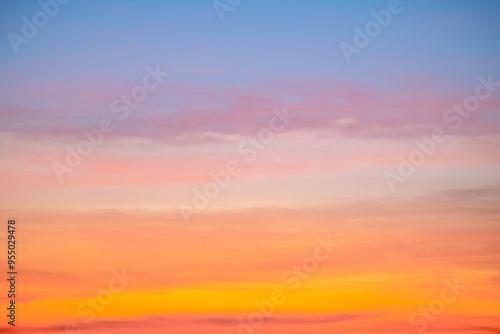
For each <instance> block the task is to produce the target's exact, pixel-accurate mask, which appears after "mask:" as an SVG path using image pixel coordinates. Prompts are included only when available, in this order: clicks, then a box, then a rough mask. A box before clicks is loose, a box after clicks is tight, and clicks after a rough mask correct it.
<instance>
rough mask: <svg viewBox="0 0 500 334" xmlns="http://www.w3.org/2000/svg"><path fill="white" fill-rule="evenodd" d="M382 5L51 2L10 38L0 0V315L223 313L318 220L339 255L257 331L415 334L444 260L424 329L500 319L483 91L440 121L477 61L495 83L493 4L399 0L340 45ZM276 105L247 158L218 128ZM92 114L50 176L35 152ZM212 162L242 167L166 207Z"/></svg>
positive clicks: (28, 320) (213, 318) (151, 329)
mask: <svg viewBox="0 0 500 334" xmlns="http://www.w3.org/2000/svg"><path fill="white" fill-rule="evenodd" d="M387 6H388V1H361V0H357V1H344V2H340V1H326V0H325V1H316V2H307V1H286V2H285V1H262V0H244V1H243V2H242V3H241V4H240V5H239V6H237V7H235V8H234V10H233V11H230V12H229V11H228V12H226V13H225V14H224V21H221V20H219V17H218V15H217V12H216V10H215V9H214V7H213V5H212V3H211V1H159V0H158V1H110V0H103V1H78V0H72V1H69V2H68V4H65V5H60V8H59V12H58V13H57V14H56V15H55V16H54V17H53V18H50V20H49V22H48V24H47V25H45V26H44V27H41V28H40V30H39V32H38V34H37V35H36V36H34V37H33V38H32V39H30V40H29V42H28V43H27V44H23V45H20V47H19V52H18V53H15V52H14V50H13V48H12V46H11V44H10V42H9V39H8V38H7V35H8V34H9V33H10V32H14V33H16V34H21V28H22V25H23V21H22V18H23V17H27V18H28V19H29V20H31V18H32V16H33V14H34V13H36V12H37V11H40V7H39V5H38V3H37V2H36V1H22V2H21V1H3V2H1V3H0V36H3V37H2V38H1V39H0V64H1V65H0V117H1V122H0V138H1V141H0V157H1V158H2V164H1V165H0V172H1V178H0V182H1V184H0V185H1V187H2V189H3V191H2V192H1V193H0V200H1V204H0V211H1V212H2V217H4V218H3V219H4V221H7V219H9V218H12V217H13V218H16V220H17V221H18V226H19V227H18V237H19V239H20V240H19V251H20V255H19V273H20V274H19V291H20V294H19V296H20V297H19V299H18V302H19V304H20V305H19V310H18V312H19V313H18V314H19V318H18V326H17V330H18V331H20V332H26V333H47V332H49V333H52V332H54V333H62V332H64V326H65V324H67V323H68V321H74V322H76V323H78V324H80V325H79V326H81V328H85V329H86V330H87V331H88V333H92V334H99V333H115V332H116V333H129V332H130V333H137V332H140V333H163V332H164V331H165V332H168V333H183V334H194V333H200V332H203V333H208V334H212V333H214V334H215V333H221V334H223V333H231V334H232V333H236V332H237V328H238V320H237V318H238V317H239V316H242V317H246V316H247V315H248V314H249V313H251V312H252V311H254V310H255V307H254V306H253V302H254V301H256V300H263V299H265V298H268V296H269V294H270V292H271V291H273V289H275V288H276V287H280V286H283V282H282V279H281V277H282V275H283V273H284V272H286V271H287V270H288V269H289V268H290V267H291V266H292V265H294V264H296V263H301V261H303V259H304V258H307V257H308V256H311V254H312V252H313V251H314V249H315V246H316V239H317V238H318V237H323V238H325V237H326V236H328V235H331V236H332V238H333V239H334V240H335V242H336V243H338V244H339V245H341V246H340V248H339V249H338V251H336V252H335V253H334V254H333V255H332V256H331V258H329V259H328V261H326V262H324V263H321V264H320V266H319V268H318V270H317V271H315V272H314V273H311V278H309V279H308V280H306V281H304V282H303V284H302V285H301V287H300V289H298V290H297V291H293V292H288V293H287V301H286V302H285V303H283V304H282V305H279V306H278V307H277V309H276V313H275V314H274V315H273V318H272V319H269V320H268V321H266V322H265V323H264V324H263V325H262V327H260V328H258V329H256V330H255V332H256V333H263V334H275V333H315V334H316V333H332V332H333V331H335V332H339V333H345V334H359V333H395V334H401V332H403V333H404V332H407V333H416V332H417V330H418V329H419V327H418V326H415V325H412V324H411V323H409V320H408V319H409V318H410V317H411V315H412V314H413V313H414V312H417V311H418V310H419V308H420V307H424V306H428V305H429V303H431V301H433V300H434V299H435V298H439V295H440V292H441V291H442V289H443V287H444V286H445V283H443V282H444V280H451V281H452V280H454V279H458V281H459V282H461V283H463V284H464V285H466V286H467V287H468V288H467V290H466V291H464V292H463V293H462V295H460V296H459V297H458V298H457V300H456V301H455V302H453V303H452V304H450V305H447V307H446V310H445V311H444V312H443V314H441V315H439V316H438V317H437V319H436V320H435V321H432V322H429V325H428V328H427V329H426V332H427V333H459V334H462V333H463V334H466V333H467V334H480V333H499V332H500V312H499V310H500V289H499V286H500V284H499V283H500V267H499V263H500V261H499V260H500V233H499V232H500V210H499V209H500V207H499V205H498V203H499V200H500V153H499V150H498V147H499V145H500V137H499V130H500V93H499V91H500V88H497V90H495V91H494V92H492V93H491V96H489V98H487V99H486V100H484V101H481V103H480V105H479V107H478V108H477V110H476V111H474V112H472V113H471V115H470V117H468V118H466V119H462V123H461V124H460V126H458V127H457V128H456V129H454V128H453V127H452V123H450V122H447V121H445V120H444V119H443V115H444V114H445V113H446V111H447V109H449V108H452V107H453V106H454V105H455V104H459V103H462V101H463V100H464V99H465V98H466V97H468V96H471V95H474V93H475V90H476V87H477V86H478V84H480V80H479V79H478V77H483V78H488V77H491V78H492V79H493V81H496V82H500V2H498V1H493V0H476V1H472V0H470V1H465V0H459V1H452V0H446V1H444V0H443V1H431V0H414V1H401V6H402V8H403V10H402V12H401V13H400V14H397V15H394V16H393V17H392V20H391V22H390V23H389V25H388V26H387V27H384V28H382V30H381V33H380V34H379V35H378V36H376V37H374V38H373V40H372V41H371V43H370V45H369V46H367V47H366V48H364V49H362V50H361V52H360V53H359V54H354V55H353V57H352V61H351V62H350V63H348V62H347V61H346V59H345V58H344V55H343V54H342V51H341V49H340V47H339V45H340V43H342V42H346V43H350V44H353V39H354V36H355V32H354V28H355V27H356V26H358V27H364V25H365V24H366V23H367V22H369V21H370V20H372V19H373V18H372V16H371V14H370V12H371V11H380V10H382V9H386V8H387ZM148 66H150V67H152V68H155V67H156V66H159V67H160V68H161V69H162V70H163V71H166V72H169V75H168V76H167V77H166V78H165V79H164V81H163V82H162V83H161V84H160V85H159V86H158V88H156V89H154V90H152V91H150V92H149V93H148V96H147V98H146V99H145V100H144V101H142V102H139V105H138V107H137V108H136V109H134V110H132V111H131V112H130V115H129V116H128V117H127V118H126V119H123V120H120V119H119V117H118V116H119V115H118V114H116V113H114V112H113V111H112V107H111V106H112V103H113V101H114V100H116V99H117V98H120V96H121V95H122V94H129V93H130V92H131V90H132V89H133V88H134V86H136V85H140V84H141V83H142V80H143V78H144V76H145V75H146V74H147V73H148V72H147V70H146V67H148ZM285 108H286V110H288V112H289V113H291V114H293V115H294V118H292V119H290V124H288V125H287V126H285V128H284V130H283V131H282V132H281V133H276V134H275V135H274V140H272V141H271V142H270V143H269V144H267V145H265V147H264V148H263V149H262V150H260V151H258V153H257V154H256V156H255V158H254V159H248V160H251V161H247V158H248V156H247V155H245V154H241V153H240V152H239V150H238V147H240V145H242V143H246V142H248V140H249V138H252V137H255V136H256V135H257V134H258V133H259V131H261V130H262V129H263V128H266V127H269V124H270V121H271V120H272V119H273V117H275V114H274V112H273V110H279V111H282V110H284V109H285ZM103 118H110V119H111V120H112V121H113V122H114V123H113V124H114V125H115V126H116V130H115V131H113V132H112V133H110V134H106V135H104V140H103V142H102V143H101V144H100V145H98V146H97V147H95V148H94V149H93V151H92V153H91V154H89V155H88V156H86V157H84V158H83V160H82V163H81V164H80V165H78V166H77V167H76V168H74V170H73V171H72V172H70V173H67V174H64V176H63V181H62V182H59V180H58V178H57V176H56V174H55V173H54V170H53V163H54V162H56V161H57V162H60V163H64V160H65V156H66V147H67V146H68V145H69V146H70V147H73V148H75V147H76V145H77V144H78V143H79V142H81V141H82V140H84V139H85V136H84V134H83V133H82V131H84V130H91V129H94V128H97V127H98V125H99V122H100V120H102V119H103ZM436 127H440V128H441V129H443V130H444V132H445V134H446V135H447V136H448V137H447V140H446V141H445V142H444V143H440V144H438V145H436V149H435V151H434V153H433V154H431V155H430V156H428V157H426V159H425V162H424V163H423V164H422V165H421V166H418V167H417V168H416V170H415V173H414V174H413V175H411V176H410V177H408V178H407V179H406V181H405V182H403V183H399V184H397V186H396V189H395V191H391V189H390V187H389V186H388V184H387V182H386V179H385V177H384V175H385V173H386V172H388V171H390V172H397V170H398V166H399V164H400V160H399V157H400V156H402V157H408V156H409V155H410V154H411V152H413V151H414V150H415V149H417V148H418V147H417V146H416V144H415V140H425V139H428V138H430V136H431V134H432V132H433V130H434V129H435V128H436ZM233 160H235V161H238V162H239V163H240V167H241V173H239V175H236V176H234V177H233V178H231V182H230V184H229V186H228V187H227V188H225V189H222V190H221V191H220V193H219V194H218V195H217V196H216V197H215V198H213V199H212V200H210V201H209V202H210V203H209V205H208V207H207V208H205V209H203V210H200V211H199V212H198V213H197V214H194V215H192V216H191V219H190V223H189V224H187V223H186V222H185V221H184V219H183V217H182V215H181V214H180V212H179V207H180V205H181V204H185V205H192V200H193V196H194V190H193V189H203V187H204V186H205V185H206V184H207V183H208V182H211V181H212V178H211V176H210V172H220V171H222V170H223V169H224V168H225V167H226V165H227V163H228V162H229V161H233ZM0 235H1V236H2V243H1V245H2V249H5V247H4V246H5V244H6V242H5V240H6V238H7V235H6V234H0ZM122 268H125V269H126V271H127V272H128V273H130V274H131V275H133V276H134V277H135V278H134V279H133V280H132V281H131V282H130V284H129V285H127V286H126V288H125V289H124V290H123V291H122V292H120V293H118V294H116V295H114V296H113V301H112V302H111V303H110V304H109V305H106V306H105V307H104V309H103V310H102V311H100V312H96V319H94V320H92V321H90V322H88V323H86V322H85V318H82V316H81V315H79V314H78V312H77V309H78V305H79V304H81V303H82V302H84V301H85V300H86V298H91V297H95V296H96V295H97V294H98V292H99V291H100V290H101V289H104V288H106V287H107V286H108V282H109V280H110V279H111V278H112V277H113V276H112V274H111V272H112V270H118V271H119V270H121V269H122ZM1 287H2V289H4V288H5V289H6V285H5V283H2V285H1ZM3 296H4V294H3V293H2V305H4V301H5V302H7V300H6V299H4V297H3ZM2 307H3V306H2ZM0 326H1V327H0V332H3V331H4V330H6V328H7V324H6V321H3V322H2V323H1V324H0Z"/></svg>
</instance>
